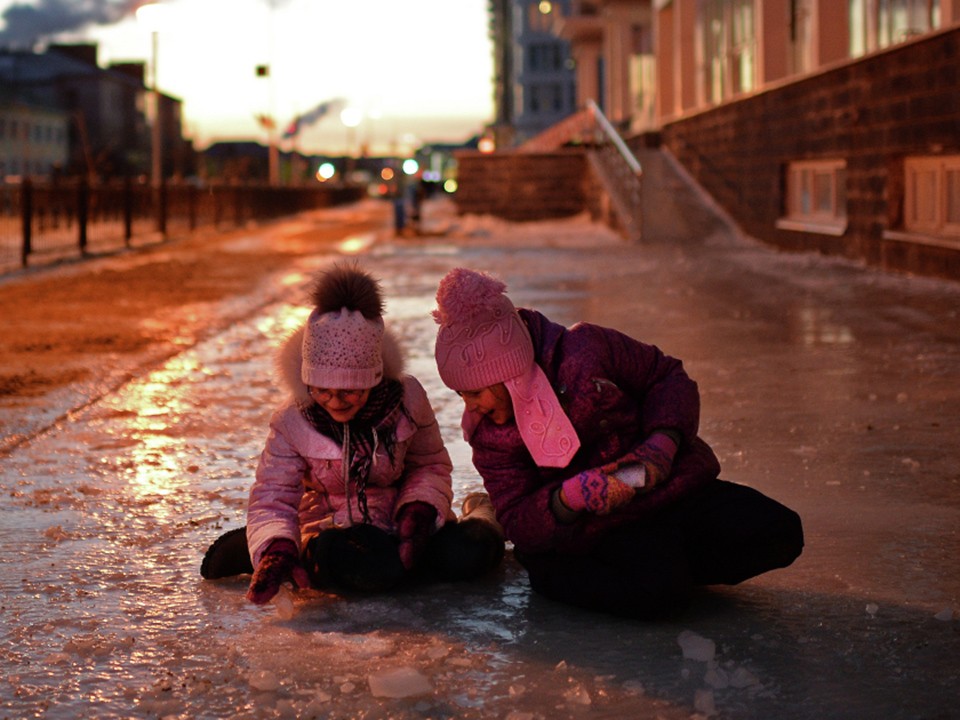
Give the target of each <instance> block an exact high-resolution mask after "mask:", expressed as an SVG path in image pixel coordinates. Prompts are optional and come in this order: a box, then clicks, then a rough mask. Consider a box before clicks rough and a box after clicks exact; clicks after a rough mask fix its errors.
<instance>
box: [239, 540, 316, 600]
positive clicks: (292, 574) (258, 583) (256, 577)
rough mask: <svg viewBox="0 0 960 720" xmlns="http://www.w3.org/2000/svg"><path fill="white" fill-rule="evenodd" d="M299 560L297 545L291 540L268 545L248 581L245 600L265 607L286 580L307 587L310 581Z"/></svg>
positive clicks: (277, 541) (276, 541)
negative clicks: (248, 585)
mask: <svg viewBox="0 0 960 720" xmlns="http://www.w3.org/2000/svg"><path fill="white" fill-rule="evenodd" d="M299 560H300V554H299V552H298V551H297V545H296V543H294V542H293V541H292V540H287V539H286V538H280V539H278V540H274V541H273V542H272V543H270V545H269V547H268V548H267V551H266V552H265V553H264V554H263V556H262V557H261V558H260V563H259V564H258V565H257V569H256V571H255V572H254V573H253V578H252V579H251V580H250V587H249V588H248V589H247V600H249V601H250V602H252V603H253V604H254V605H265V604H266V603H268V602H270V600H272V599H273V596H274V595H276V594H277V593H278V592H280V586H281V585H282V584H283V583H284V581H286V580H287V579H292V580H293V582H294V584H295V585H296V586H297V587H300V588H305V587H308V586H309V585H310V581H309V579H308V578H307V572H306V570H304V569H303V568H302V567H300V563H299Z"/></svg>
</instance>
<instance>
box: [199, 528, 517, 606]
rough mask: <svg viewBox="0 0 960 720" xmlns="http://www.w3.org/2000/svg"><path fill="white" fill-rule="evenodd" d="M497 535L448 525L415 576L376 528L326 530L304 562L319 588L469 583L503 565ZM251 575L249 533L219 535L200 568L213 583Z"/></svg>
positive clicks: (365, 589) (381, 588)
mask: <svg viewBox="0 0 960 720" xmlns="http://www.w3.org/2000/svg"><path fill="white" fill-rule="evenodd" d="M499 532H500V531H499V529H494V528H493V527H492V526H491V525H490V524H489V523H487V522H485V521H483V520H480V519H473V518H467V519H465V520H460V521H459V522H454V521H451V522H448V523H446V524H445V525H444V526H443V527H442V528H441V529H440V530H439V531H437V532H436V533H434V534H433V535H431V536H430V539H429V541H428V542H427V545H426V547H425V548H424V551H423V555H422V556H421V557H420V559H419V562H418V564H417V567H416V568H414V572H412V573H409V572H407V570H406V569H405V568H404V567H403V564H402V563H401V562H400V554H399V551H398V548H399V543H398V541H397V538H396V537H394V536H392V535H390V534H388V533H386V532H384V531H383V530H380V529H379V528H376V527H374V526H373V525H355V526H353V527H349V528H332V529H330V530H324V531H323V532H321V533H320V534H319V535H317V536H316V537H314V538H312V539H311V540H310V541H309V542H308V543H307V545H306V547H305V548H303V554H302V557H301V560H302V562H303V565H304V567H305V568H306V570H307V573H308V574H309V576H310V582H311V584H312V585H313V586H314V587H317V588H321V589H340V590H348V591H350V590H355V591H362V592H381V591H384V590H388V589H390V588H392V587H394V586H396V585H398V584H399V583H400V582H402V581H404V580H407V579H420V578H423V579H426V580H441V581H453V580H469V579H472V578H475V577H479V576H481V575H484V574H486V573H488V572H490V571H492V570H493V569H494V568H496V567H497V566H498V565H499V564H500V561H501V560H503V554H504V542H503V538H502V537H501V536H500V535H499ZM252 572H253V566H252V565H251V564H250V551H249V549H248V548H247V537H246V532H245V528H237V529H235V530H231V531H230V532H228V533H225V534H223V535H221V536H220V537H219V538H218V539H217V541H216V542H215V543H213V545H211V546H210V548H209V549H208V550H207V553H206V555H205V556H204V558H203V563H202V564H201V566H200V574H201V575H202V576H203V577H204V578H207V579H209V580H213V579H217V578H222V577H230V576H233V575H240V574H244V573H252Z"/></svg>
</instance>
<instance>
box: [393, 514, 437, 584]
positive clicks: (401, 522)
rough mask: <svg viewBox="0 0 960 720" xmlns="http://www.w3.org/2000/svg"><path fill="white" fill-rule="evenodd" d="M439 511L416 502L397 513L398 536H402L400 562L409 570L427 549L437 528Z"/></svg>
mask: <svg viewBox="0 0 960 720" xmlns="http://www.w3.org/2000/svg"><path fill="white" fill-rule="evenodd" d="M436 521H437V510H436V508H435V507H433V505H430V504H428V503H425V502H421V501H415V502H412V503H407V504H406V505H404V506H403V507H402V508H400V512H399V513H397V534H398V535H399V536H400V548H399V552H400V562H402V563H403V566H404V567H405V568H406V569H407V570H409V569H410V568H412V567H413V566H414V564H415V563H416V561H417V558H418V557H420V554H421V553H422V552H423V548H424V547H426V545H427V541H428V540H429V539H430V536H431V535H432V534H433V531H434V528H435V527H436Z"/></svg>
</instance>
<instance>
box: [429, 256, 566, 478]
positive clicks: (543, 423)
mask: <svg viewBox="0 0 960 720" xmlns="http://www.w3.org/2000/svg"><path fill="white" fill-rule="evenodd" d="M506 288H507V286H506V285H505V284H504V283H503V282H501V281H500V280H497V279H496V278H494V277H492V276H490V275H487V274H486V273H481V272H476V271H474V270H468V269H466V268H455V269H453V270H451V271H450V272H449V273H447V275H446V277H444V278H443V280H441V281H440V286H439V288H438V290H437V309H436V310H434V311H433V317H434V319H435V320H436V321H437V323H438V324H439V325H440V329H439V330H438V331H437V344H436V348H435V354H436V360H437V370H438V371H439V373H440V379H441V380H443V382H444V384H445V385H446V386H447V387H449V388H451V389H452V390H457V391H467V390H481V389H483V388H485V387H489V386H491V385H497V384H499V383H504V385H505V386H506V387H507V390H508V391H509V393H510V398H511V400H512V401H513V412H514V418H515V420H516V423H517V427H518V429H519V431H520V435H521V437H522V438H523V441H524V444H525V445H526V446H527V449H528V450H529V451H530V454H531V455H532V456H533V458H534V460H535V461H536V463H537V464H538V465H541V466H545V467H565V466H566V465H567V464H568V463H569V462H570V460H571V459H572V458H573V455H574V454H575V453H576V451H577V449H578V448H579V447H580V440H579V438H578V437H577V433H576V430H574V428H573V425H572V424H571V423H570V420H569V418H567V416H566V414H565V413H564V412H563V408H562V407H561V406H560V401H559V400H558V399H557V395H556V393H555V392H554V391H553V388H552V387H551V386H550V382H549V381H548V380H547V377H546V375H544V373H543V370H541V369H540V366H539V365H537V364H536V362H534V352H533V341H532V340H531V339H530V331H529V330H528V329H527V326H526V323H524V322H523V320H522V319H521V317H520V315H519V314H518V313H517V310H516V308H515V307H514V306H513V303H512V302H510V299H509V298H508V297H507V296H506V295H504V290H506ZM479 421H480V416H479V415H478V414H477V413H471V412H470V411H469V410H465V411H464V414H463V419H462V421H461V425H462V427H463V430H464V435H465V437H466V438H467V440H468V441H469V439H470V436H471V435H472V434H473V430H474V428H475V427H476V425H477V423H478V422H479Z"/></svg>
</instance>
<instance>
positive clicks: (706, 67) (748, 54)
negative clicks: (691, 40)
mask: <svg viewBox="0 0 960 720" xmlns="http://www.w3.org/2000/svg"><path fill="white" fill-rule="evenodd" d="M757 23H758V19H757V15H756V8H755V2H754V0H703V2H701V3H700V6H699V11H698V19H697V37H698V40H697V45H698V48H699V49H698V53H699V56H700V59H699V62H700V77H701V83H700V88H699V94H700V95H701V97H702V101H703V102H704V103H705V104H707V105H718V104H720V103H722V102H725V101H727V100H730V99H731V98H734V97H737V96H739V95H743V94H744V93H749V92H752V91H753V90H754V89H755V88H756V85H757Z"/></svg>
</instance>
